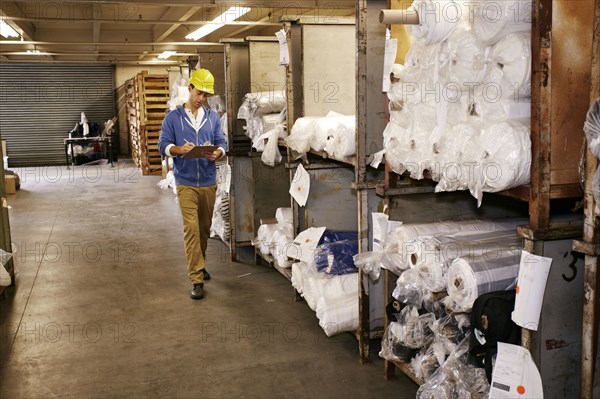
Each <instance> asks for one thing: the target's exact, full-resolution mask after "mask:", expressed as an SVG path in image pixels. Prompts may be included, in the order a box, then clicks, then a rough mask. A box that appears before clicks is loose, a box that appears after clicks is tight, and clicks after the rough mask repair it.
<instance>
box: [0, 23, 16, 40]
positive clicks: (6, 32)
mask: <svg viewBox="0 0 600 399" xmlns="http://www.w3.org/2000/svg"><path fill="white" fill-rule="evenodd" d="M0 35H1V36H3V37H4V38H6V39H8V38H9V37H19V36H20V35H19V34H18V33H17V31H16V30H14V29H13V27H12V26H10V25H9V24H7V23H6V22H4V20H3V19H0Z"/></svg>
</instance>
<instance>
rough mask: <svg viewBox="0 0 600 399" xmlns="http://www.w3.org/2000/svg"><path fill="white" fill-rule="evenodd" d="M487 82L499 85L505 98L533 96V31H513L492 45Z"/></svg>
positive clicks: (518, 98)
mask: <svg viewBox="0 0 600 399" xmlns="http://www.w3.org/2000/svg"><path fill="white" fill-rule="evenodd" d="M486 83H492V84H495V85H497V86H498V88H499V90H500V95H501V96H502V97H504V98H506V97H508V98H512V99H517V100H520V99H525V98H529V97H531V32H518V33H512V34H510V35H507V36H506V37H504V38H502V39H500V40H499V41H498V42H497V43H496V44H494V45H493V46H492V48H491V51H490V71H489V74H488V76H487V78H486Z"/></svg>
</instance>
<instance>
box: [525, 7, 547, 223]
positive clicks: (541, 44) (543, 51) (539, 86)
mask: <svg viewBox="0 0 600 399" xmlns="http://www.w3.org/2000/svg"><path fill="white" fill-rule="evenodd" d="M531 55H532V58H531V66H532V76H531V153H532V158H531V159H532V162H531V198H530V201H529V215H530V219H529V226H530V228H531V229H533V230H538V229H543V228H548V227H549V225H550V140H551V137H552V126H551V112H552V89H551V80H550V79H551V64H552V0H535V1H534V2H533V11H532V30H531Z"/></svg>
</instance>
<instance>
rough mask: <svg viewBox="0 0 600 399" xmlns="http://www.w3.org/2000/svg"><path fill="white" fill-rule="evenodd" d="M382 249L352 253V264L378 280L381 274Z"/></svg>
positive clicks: (372, 278)
mask: <svg viewBox="0 0 600 399" xmlns="http://www.w3.org/2000/svg"><path fill="white" fill-rule="evenodd" d="M382 257H383V251H373V252H371V251H368V252H363V253H360V254H356V255H354V258H353V259H354V265H355V266H356V267H357V268H358V269H360V270H362V272H363V273H365V274H367V275H368V276H369V277H370V278H371V280H378V279H379V276H380V275H381V258H382Z"/></svg>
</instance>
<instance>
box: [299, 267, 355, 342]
mask: <svg viewBox="0 0 600 399" xmlns="http://www.w3.org/2000/svg"><path fill="white" fill-rule="evenodd" d="M292 285H293V286H294V288H295V289H296V291H298V293H300V294H301V295H302V297H303V298H304V299H305V300H306V303H307V304H308V306H309V307H310V308H311V309H312V310H314V311H315V312H316V315H317V318H318V319H319V325H320V326H321V328H323V330H324V331H325V334H327V336H328V337H330V336H332V335H335V334H338V333H340V332H344V331H354V330H356V329H357V328H358V323H359V321H358V273H351V274H344V275H339V276H330V275H327V274H325V273H320V272H318V271H317V270H316V269H315V266H314V264H307V263H305V262H299V263H294V264H293V265H292Z"/></svg>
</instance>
